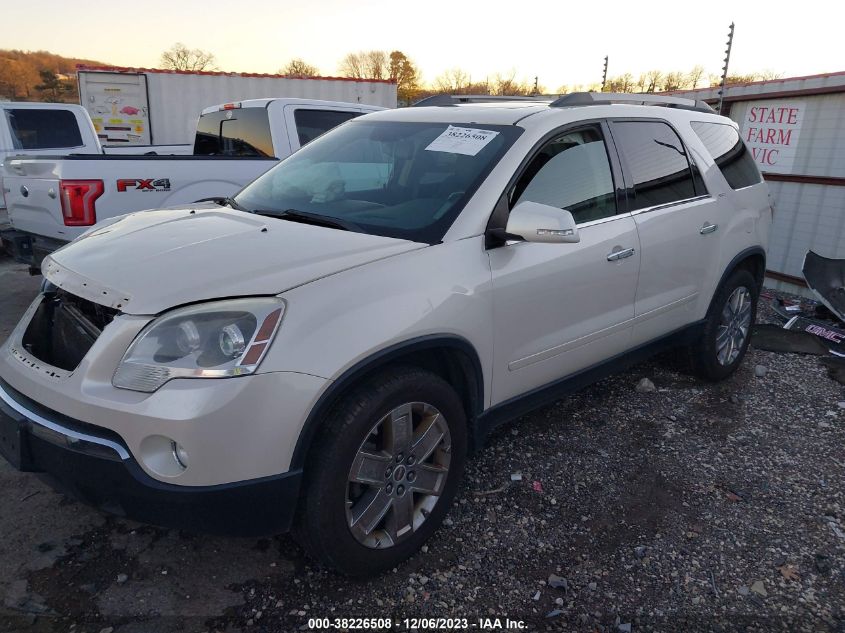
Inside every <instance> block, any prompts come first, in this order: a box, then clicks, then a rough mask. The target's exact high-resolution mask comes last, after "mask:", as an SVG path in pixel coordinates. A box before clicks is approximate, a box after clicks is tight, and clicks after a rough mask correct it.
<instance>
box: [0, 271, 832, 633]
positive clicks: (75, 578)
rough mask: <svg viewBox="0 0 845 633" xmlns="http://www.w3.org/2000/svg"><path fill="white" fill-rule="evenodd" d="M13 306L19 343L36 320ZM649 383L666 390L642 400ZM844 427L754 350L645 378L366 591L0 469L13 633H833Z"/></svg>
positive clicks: (817, 376)
mask: <svg viewBox="0 0 845 633" xmlns="http://www.w3.org/2000/svg"><path fill="white" fill-rule="evenodd" d="M23 274H24V271H23V270H21V269H20V268H19V267H14V266H11V265H10V264H8V263H7V264H5V265H4V264H2V263H0V282H1V283H2V287H3V290H2V291H0V292H2V293H3V294H4V295H5V294H6V293H7V292H9V291H10V290H7V289H14V291H15V293H17V294H15V297H16V298H17V295H18V294H20V293H24V294H26V293H29V294H28V295H27V296H32V293H34V292H35V288H36V287H37V283H35V282H33V281H31V280H29V279H24V278H23V277H22V275H23ZM3 299H4V301H3V302H2V303H3V306H2V307H0V329H4V328H5V329H6V331H8V328H9V326H10V325H11V324H12V323H14V321H15V320H16V319H17V315H18V314H19V313H20V311H22V310H23V306H24V305H25V301H23V302H22V301H15V302H7V301H5V299H6V297H3ZM27 300H28V299H27ZM9 305H13V306H16V307H12V308H9V307H8V306H9ZM16 311H17V313H16ZM760 318H761V320H766V319H767V315H766V314H763V315H761V317H760ZM758 366H759V367H758ZM643 378H648V379H649V380H650V381H651V382H652V383H653V385H654V388H655V389H654V390H653V391H639V390H637V389H636V386H637V385H638V384H640V382H641V379H643ZM843 407H845V391H843V387H842V386H841V385H839V384H838V383H836V382H834V381H832V380H830V379H829V378H828V377H827V376H826V373H825V370H824V369H823V368H822V367H821V366H820V364H819V362H818V359H817V358H815V357H811V356H797V355H786V354H774V353H769V352H763V351H759V350H751V351H750V352H749V355H748V356H747V357H746V360H745V363H744V364H743V366H742V368H741V369H740V371H739V372H738V373H737V374H736V375H735V376H734V377H733V378H731V379H730V380H728V381H726V382H724V383H721V384H717V385H710V384H704V383H701V382H699V381H697V380H695V379H693V378H691V377H690V376H688V375H687V374H686V373H684V372H683V371H682V370H681V368H680V367H679V366H678V365H677V362H676V359H675V358H674V356H673V355H667V356H665V357H662V358H659V359H656V360H655V361H653V362H649V363H646V364H642V365H639V366H637V367H635V368H634V369H632V370H630V371H628V372H625V373H623V374H620V375H618V376H616V377H613V378H610V379H607V380H604V381H602V382H600V383H598V384H596V385H594V386H593V387H591V388H589V389H587V390H585V391H583V392H581V393H580V394H578V395H576V396H574V397H572V398H568V399H566V400H563V401H560V402H558V403H556V404H554V405H552V406H549V407H546V408H544V409H541V410H539V411H537V412H535V413H533V414H531V415H528V416H525V417H524V418H522V419H520V420H519V421H517V422H515V423H513V424H510V425H508V426H506V427H503V428H502V429H501V430H499V431H498V432H497V433H496V434H495V435H494V436H493V437H492V438H491V440H490V442H489V444H488V446H487V448H485V449H484V450H483V451H482V452H481V453H480V454H478V455H476V456H475V457H474V458H473V459H472V460H471V461H470V463H469V466H468V469H467V478H466V482H465V484H464V486H463V487H462V489H461V491H460V493H459V495H458V498H457V502H456V503H455V506H454V508H453V509H452V512H451V513H450V515H449V518H448V519H447V522H446V525H445V526H444V527H443V528H442V529H441V530H439V531H438V532H437V534H436V535H435V536H434V538H432V539H431V541H430V542H429V543H428V545H427V546H426V548H425V549H424V551H422V552H420V553H418V554H417V555H416V556H415V557H414V558H412V559H411V560H410V561H408V562H407V563H405V564H403V565H402V566H401V567H399V568H398V569H396V570H394V571H393V572H392V573H387V574H384V575H382V576H381V577H378V578H375V579H370V580H363V581H361V580H359V581H350V580H347V579H344V578H340V577H338V576H336V575H334V574H332V573H329V572H326V571H323V570H320V569H318V568H316V567H314V566H313V565H312V564H311V563H310V561H308V560H307V559H306V558H304V556H303V554H302V551H301V550H300V549H299V548H298V546H297V545H296V544H295V543H294V542H293V541H292V540H290V539H289V538H288V537H277V538H272V539H263V540H250V539H220V538H212V537H207V536H203V535H194V534H188V533H184V532H176V531H169V530H163V529H157V528H152V527H147V526H141V525H138V524H134V523H132V522H130V521H126V520H123V519H118V518H114V517H108V516H106V515H104V514H101V513H99V512H97V511H94V510H92V509H90V508H87V507H85V506H83V505H80V504H78V503H76V502H74V501H71V500H68V499H65V498H63V497H62V496H61V495H58V494H56V493H54V492H52V491H51V490H49V489H48V488H47V487H45V486H44V485H43V484H41V483H40V482H39V481H38V480H37V479H36V478H35V477H33V476H31V475H22V474H19V473H16V472H14V471H12V470H11V468H9V467H8V465H6V464H2V465H0V508H2V512H0V534H2V536H3V538H2V539H0V596H3V604H4V605H5V606H3V607H2V608H0V631H18V630H20V631H32V632H36V631H38V632H42V631H43V632H47V631H50V632H59V631H61V632H63V633H64V632H69V631H73V632H74V633H78V632H82V631H88V632H93V633H98V632H102V631H105V633H112V632H114V633H135V632H138V633H141V632H143V633H155V632H159V631H161V632H164V631H167V632H170V631H215V630H218V631H241V630H245V631H253V630H260V631H274V632H275V631H279V632H288V631H298V630H307V628H308V618H309V617H327V618H335V617H338V618H340V617H368V618H375V617H392V618H394V620H399V619H402V618H406V617H408V618H415V617H416V618H419V617H458V618H460V617H466V618H469V619H470V620H469V622H468V624H469V626H470V627H472V625H473V624H476V625H478V624H483V623H484V622H483V621H479V618H490V619H491V621H493V622H494V623H495V620H494V619H495V618H500V619H501V621H502V627H501V628H498V629H496V628H493V629H488V630H505V628H504V619H505V618H510V619H511V620H520V621H522V623H523V626H524V628H523V629H522V630H532V631H533V630H542V631H545V630H549V631H570V630H572V631H650V630H655V631H692V630H695V631H699V630H708V631H772V630H775V631H840V632H842V631H845V498H843V484H844V483H845V450H843V443H845V409H843ZM515 474H519V475H521V478H518V477H514V475H515ZM514 479H520V480H516V481H515V480H514ZM550 579H551V580H552V581H554V582H552V583H550V582H549V581H550ZM552 585H554V586H552ZM394 630H405V628H404V627H403V626H397V627H396V628H395V629H394ZM420 630H424V629H420ZM440 630H446V629H440ZM470 630H483V628H481V627H476V628H474V629H473V628H471V629H470Z"/></svg>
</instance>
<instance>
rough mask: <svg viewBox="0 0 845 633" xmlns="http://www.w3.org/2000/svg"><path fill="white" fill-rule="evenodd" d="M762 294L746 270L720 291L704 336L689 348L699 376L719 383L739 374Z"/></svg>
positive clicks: (731, 279)
mask: <svg viewBox="0 0 845 633" xmlns="http://www.w3.org/2000/svg"><path fill="white" fill-rule="evenodd" d="M759 294H760V290H759V286H758V284H757V280H756V279H754V276H753V275H752V274H751V273H750V272H748V271H747V270H744V269H741V270H736V271H734V272H733V273H732V274H731V276H730V277H728V279H727V280H726V281H725V282H724V283H723V284H722V285H721V286H720V287H719V289H718V290H717V291H716V295H715V296H714V297H713V302H712V303H711V305H710V309H709V310H708V312H707V317H706V318H705V324H704V333H703V335H702V337H701V339H700V340H699V341H697V342H696V343H695V344H693V345H692V346H691V347H690V359H691V362H692V367H693V371H694V372H695V374H696V375H697V376H699V377H700V378H704V379H705V380H710V381H718V380H724V379H725V378H727V377H729V376H730V375H731V374H733V373H734V372H735V371H736V370H737V368H738V367H739V365H740V363H741V362H742V359H743V358H744V357H745V352H746V351H747V350H748V344H749V342H750V340H751V328H752V326H753V325H754V322H755V320H756V318H757V299H758V297H759Z"/></svg>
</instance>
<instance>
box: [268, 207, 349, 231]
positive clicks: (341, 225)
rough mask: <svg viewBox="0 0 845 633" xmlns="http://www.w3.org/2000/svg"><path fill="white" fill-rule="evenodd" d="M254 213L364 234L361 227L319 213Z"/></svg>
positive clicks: (287, 211)
mask: <svg viewBox="0 0 845 633" xmlns="http://www.w3.org/2000/svg"><path fill="white" fill-rule="evenodd" d="M253 213H255V214H256V215H267V216H270V217H273V218H279V219H280V220H291V221H293V222H301V223H303V224H314V225H315V226H325V227H328V228H331V229H340V230H342V231H354V232H357V233H361V232H363V231H362V229H361V227H360V226H359V225H357V224H355V223H354V222H349V221H348V220H341V219H340V218H333V217H330V216H327V215H320V214H319V213H308V212H307V211H299V210H298V209H286V210H285V211H269V210H264V209H257V210H255V211H253Z"/></svg>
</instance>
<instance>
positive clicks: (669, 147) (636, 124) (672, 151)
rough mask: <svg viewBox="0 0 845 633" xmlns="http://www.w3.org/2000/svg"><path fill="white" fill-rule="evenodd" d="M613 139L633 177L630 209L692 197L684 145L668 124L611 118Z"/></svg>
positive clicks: (693, 190)
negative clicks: (612, 121)
mask: <svg viewBox="0 0 845 633" xmlns="http://www.w3.org/2000/svg"><path fill="white" fill-rule="evenodd" d="M613 139H614V141H615V142H616V146H617V148H618V149H619V150H620V151H621V152H622V155H623V156H624V158H625V165H626V167H627V169H628V172H629V175H630V177H631V179H632V180H633V190H634V191H633V196H632V199H630V202H629V209H630V210H631V211H636V210H637V209H645V208H648V207H654V206H658V205H662V204H670V203H672V202H677V201H679V200H686V199H688V198H693V197H695V195H696V190H695V185H694V183H693V178H692V171H691V169H690V163H689V160H688V159H687V152H686V148H685V147H684V144H683V143H681V139H680V138H679V137H678V135H677V134H676V133H675V131H674V130H673V129H672V128H671V127H669V125H668V124H666V123H662V122H660V121H614V123H613ZM700 193H703V192H700Z"/></svg>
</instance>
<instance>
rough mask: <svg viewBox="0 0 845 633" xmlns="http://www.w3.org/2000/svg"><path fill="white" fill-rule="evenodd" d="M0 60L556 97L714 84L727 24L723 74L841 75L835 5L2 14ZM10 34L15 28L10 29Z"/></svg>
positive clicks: (61, 4)
mask: <svg viewBox="0 0 845 633" xmlns="http://www.w3.org/2000/svg"><path fill="white" fill-rule="evenodd" d="M3 5H4V6H3V8H2V10H0V12H1V13H2V15H3V22H4V23H5V24H6V26H5V27H4V28H3V29H2V37H0V48H17V49H24V50H42V49H43V50H48V51H50V52H53V53H58V54H61V55H65V56H73V57H83V58H90V59H96V60H100V61H103V62H108V63H110V64H113V65H120V66H139V67H157V66H158V65H159V58H160V55H161V52H162V51H163V50H165V49H167V48H169V47H170V46H171V45H172V44H173V43H175V42H177V41H178V42H183V43H184V44H186V45H187V46H188V47H190V48H201V49H203V50H206V51H209V52H211V53H213V54H214V55H215V57H216V60H217V65H218V66H219V68H220V69H221V70H226V71H232V72H267V73H273V72H276V71H277V70H278V69H279V68H280V67H281V66H283V65H284V64H285V63H286V62H287V61H288V60H290V59H291V58H294V57H301V58H303V59H305V60H306V61H308V62H309V63H311V64H314V65H316V66H317V67H318V68H319V69H320V71H321V74H323V75H335V74H337V73H338V62H339V60H340V59H341V58H342V57H343V56H344V55H345V54H346V53H349V52H352V51H358V50H370V49H383V50H388V51H389V50H395V49H398V50H401V51H403V52H404V53H406V54H407V55H408V56H409V57H410V58H411V59H413V60H414V61H415V62H416V63H417V65H418V66H419V67H420V69H421V71H422V77H423V80H424V81H426V82H433V80H434V79H435V78H436V77H437V76H438V75H439V74H441V73H442V72H444V71H445V70H448V69H451V68H456V67H458V68H462V69H464V70H465V71H467V72H469V73H470V75H471V77H472V80H473V81H476V80H483V79H485V78H488V77H489V78H490V79H492V78H493V77H494V76H495V74H496V73H497V72H500V73H503V74H509V73H510V72H511V70H514V71H516V76H517V78H520V79H526V80H530V81H533V78H534V77H535V76H537V77H539V82H540V84H541V85H543V86H545V87H546V88H547V89H548V90H550V91H554V90H555V89H556V88H557V87H559V86H562V85H569V86H572V85H579V84H590V83H594V82H597V81H601V74H602V67H603V64H604V56H605V55H607V56H609V69H608V74H609V75H610V76H614V75H619V74H622V73H624V72H630V73H632V74H633V75H634V76H635V77H636V76H637V75H638V74H640V73H642V72H646V71H648V70H651V69H659V70H663V71H673V70H681V71H687V70H689V69H691V68H692V67H693V66H695V65H696V64H701V65H702V66H704V67H705V69H706V70H707V71H708V72H709V73H713V74H720V73H721V66H722V59H723V57H724V49H725V43H726V40H727V32H728V26H729V24H730V23H731V21H733V22H735V24H736V31H735V36H734V46H733V51H732V53H731V66H730V72H731V74H746V73H750V72H754V71H762V70H772V71H775V72H778V73H782V74H783V76H784V77H791V76H799V75H809V74H817V73H824V72H835V71H843V70H845V46H843V45H842V24H843V22H845V19H844V18H845V2H842V1H841V0H839V1H835V0H828V1H824V0H804V1H803V2H795V1H794V0H790V1H788V2H781V1H780V0H754V1H751V2H749V1H747V0H746V1H742V0H732V1H725V0H698V1H697V2H678V1H677V0H676V1H674V2H657V1H655V2H649V1H640V2H631V1H630V0H621V1H617V0H605V1H604V2H596V1H586V2H583V1H582V2H571V1H570V2H566V1H565V0H557V1H549V0H535V1H534V2H513V1H511V2H500V1H499V0H486V1H477V0H448V1H447V0H420V1H418V2H408V1H407V0H405V1H403V0H357V1H356V2H351V1H349V0H346V1H344V0H307V1H305V0H300V1H298V2H291V1H289V0H272V1H270V0H237V1H233V0H204V1H196V0H143V2H135V3H129V2H122V3H121V2H118V3H116V2H114V1H113V0H112V1H110V2H100V1H92V0H81V1H77V2H69V1H68V0H27V2H4V3H3ZM13 25H16V26H15V27H14V28H9V26H13Z"/></svg>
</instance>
